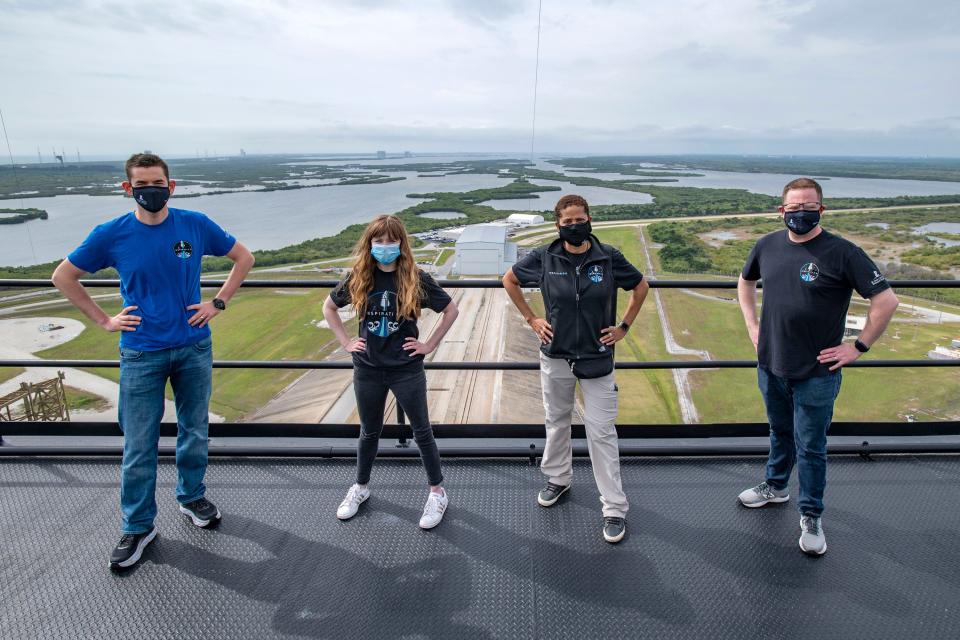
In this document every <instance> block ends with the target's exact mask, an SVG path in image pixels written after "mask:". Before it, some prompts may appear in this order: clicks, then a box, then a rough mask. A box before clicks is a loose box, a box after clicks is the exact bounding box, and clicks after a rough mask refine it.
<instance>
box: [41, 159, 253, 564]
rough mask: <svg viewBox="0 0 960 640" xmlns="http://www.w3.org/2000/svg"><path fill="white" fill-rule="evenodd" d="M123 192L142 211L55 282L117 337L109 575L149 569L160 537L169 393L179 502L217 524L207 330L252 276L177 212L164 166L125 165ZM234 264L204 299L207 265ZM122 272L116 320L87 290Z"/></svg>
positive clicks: (107, 233) (114, 227)
mask: <svg viewBox="0 0 960 640" xmlns="http://www.w3.org/2000/svg"><path fill="white" fill-rule="evenodd" d="M126 174H127V180H126V181H125V182H124V183H123V188H124V190H125V191H126V192H127V193H128V194H129V195H131V196H133V198H134V200H135V201H136V205H137V206H136V210H134V211H133V212H130V213H127V214H125V215H122V216H120V217H119V218H115V219H113V220H110V221H109V222H105V223H103V224H101V225H99V226H98V227H96V228H95V229H94V230H93V231H92V232H91V233H90V235H89V236H88V237H87V239H86V240H84V242H83V244H81V245H80V246H79V247H78V248H77V249H76V250H75V251H74V252H73V253H71V254H70V255H69V256H68V257H67V259H66V260H64V261H63V262H62V263H60V265H59V266H58V267H57V269H56V271H54V273H53V283H54V285H55V286H56V287H57V288H58V289H59V290H60V291H61V292H62V293H63V295H64V296H66V297H67V299H69V300H70V302H72V303H73V304H74V305H76V306H77V308H79V309H80V310H81V311H83V313H84V314H86V315H87V317H89V318H90V319H91V320H93V321H94V322H96V323H97V324H98V325H99V326H101V327H102V328H103V329H105V330H107V331H119V332H121V333H120V403H119V418H120V428H121V429H122V430H123V435H124V447H123V466H122V469H121V475H120V506H121V510H122V513H123V535H122V537H121V538H120V542H119V543H118V544H117V546H116V548H115V549H114V550H113V553H112V554H111V556H110V568H111V569H125V568H128V567H131V566H133V565H134V564H136V563H137V561H139V560H140V557H141V555H142V554H143V550H144V549H145V548H146V546H147V545H148V544H150V542H151V541H152V540H153V539H154V538H155V537H156V535H157V530H156V527H154V524H153V521H154V518H155V517H156V515H157V504H156V499H155V494H156V484H157V446H158V443H159V438H160V420H161V419H162V417H163V409H164V389H165V387H166V384H167V381H168V380H169V381H170V384H171V386H172V388H173V395H174V399H175V402H176V407H177V473H178V482H177V489H176V495H177V502H179V504H180V511H181V512H183V513H184V514H185V515H186V516H188V517H189V518H190V519H191V520H192V521H193V523H194V524H195V525H197V526H198V527H207V526H209V525H211V524H214V523H216V522H217V521H219V520H220V511H219V510H218V509H217V507H216V506H214V505H213V504H212V503H211V502H209V501H208V500H207V499H206V497H205V492H206V487H205V486H204V484H203V478H204V474H205V473H206V469H207V428H208V425H207V418H208V412H209V408H210V389H211V378H212V373H213V371H212V370H213V353H212V348H211V341H210V328H209V326H208V323H209V322H210V320H212V319H213V318H214V317H216V316H217V315H218V314H219V313H221V312H222V311H223V310H225V309H226V305H227V302H229V301H230V298H231V297H233V294H234V293H235V292H236V290H237V289H238V288H239V287H240V283H241V282H243V279H244V278H245V277H246V275H247V273H248V272H249V271H250V268H251V267H252V266H253V262H254V259H253V255H252V254H251V253H250V251H249V250H248V249H247V248H246V247H244V246H243V245H242V244H240V243H239V242H237V240H236V239H235V238H234V237H233V236H231V235H230V234H229V233H227V232H225V231H224V230H223V229H221V228H220V227H219V226H217V224H216V223H214V222H213V221H212V220H210V219H209V218H207V217H206V216H205V215H203V214H202V213H197V212H196V211H186V210H183V209H171V208H169V207H168V206H167V200H168V199H169V198H170V196H171V195H172V194H173V192H174V189H175V187H176V183H175V182H174V181H173V180H170V171H169V169H168V167H167V164H166V163H165V162H164V161H163V160H162V159H160V158H159V157H158V156H155V155H153V154H148V153H143V154H135V155H133V156H131V157H130V159H129V160H127V163H126ZM205 255H215V256H224V255H225V256H227V257H228V258H230V259H231V260H233V262H234V266H233V269H232V270H231V271H230V275H229V277H228V278H227V280H226V282H225V283H224V285H223V287H221V288H220V291H219V293H217V296H216V297H215V298H213V299H212V300H211V301H206V302H205V301H203V300H202V299H201V297H200V270H201V262H202V259H203V256H205ZM107 267H113V268H114V269H116V270H117V272H118V273H119V274H120V283H121V284H120V294H121V296H122V297H123V304H124V308H123V310H122V311H120V313H118V314H117V315H115V316H112V317H111V316H108V315H107V314H106V313H105V312H104V311H103V309H101V308H100V306H99V305H98V304H97V303H96V302H94V301H93V299H92V298H91V297H90V295H89V294H88V293H87V291H86V289H84V287H83V285H82V284H80V278H81V277H82V276H83V275H84V274H86V273H93V272H95V271H99V270H100V269H105V268H107Z"/></svg>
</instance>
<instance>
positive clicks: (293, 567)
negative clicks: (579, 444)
mask: <svg viewBox="0 0 960 640" xmlns="http://www.w3.org/2000/svg"><path fill="white" fill-rule="evenodd" d="M574 464H575V480H574V487H573V490H572V491H571V493H570V496H569V498H568V499H567V500H566V501H565V502H561V503H559V504H558V505H556V506H554V507H553V508H551V509H543V508H541V507H538V506H537V505H536V501H535V493H536V491H537V489H538V488H539V487H540V485H541V482H542V479H541V478H542V476H541V475H540V473H539V471H538V470H537V469H536V468H534V467H532V466H530V465H529V463H528V462H526V461H525V460H477V459H469V460H468V459H446V460H444V473H445V475H446V478H447V479H446V486H447V489H448V492H449V494H450V497H451V503H450V508H449V510H448V512H447V515H446V517H445V519H444V522H443V523H442V524H441V525H440V526H439V527H437V528H436V529H434V530H433V531H428V532H424V531H421V530H420V529H418V528H417V520H418V518H419V514H420V510H421V508H422V505H423V500H424V498H425V497H426V483H425V478H424V475H423V471H422V469H421V467H420V465H419V461H418V460H409V461H408V460H388V459H382V460H379V461H378V462H377V464H376V466H375V468H374V475H373V482H372V483H371V490H372V491H373V495H372V497H371V499H370V500H369V501H368V502H367V503H366V504H365V505H364V506H362V507H361V511H360V513H359V514H358V515H357V517H356V518H354V519H353V520H352V521H350V522H346V523H344V522H339V521H338V520H336V519H335V518H334V516H333V513H334V510H335V509H336V506H337V504H339V502H340V500H341V499H342V497H343V493H344V492H345V490H346V488H347V487H348V485H349V484H350V483H351V482H352V479H353V468H354V463H353V461H352V460H263V459H259V460H252V459H243V460H239V459H230V460H213V461H212V462H211V466H210V469H209V472H208V474H207V484H208V496H209V497H210V498H211V499H212V500H214V501H215V502H217V504H218V505H219V506H220V508H221V511H223V513H224V520H223V523H222V525H221V526H220V527H219V528H218V529H216V530H212V531H202V530H198V529H196V528H194V527H193V526H192V525H190V524H189V523H188V522H187V520H186V519H185V518H184V517H183V516H180V515H179V514H178V513H177V512H176V508H175V502H174V499H173V486H174V483H175V469H174V467H173V466H172V464H171V463H169V462H161V465H160V485H159V487H158V501H159V504H160V516H159V518H158V521H157V526H158V528H159V531H160V535H159V536H158V538H157V540H156V541H155V542H154V544H153V545H152V546H151V547H150V548H149V549H148V551H147V552H146V554H145V556H144V561H142V563H141V564H140V565H139V566H138V567H137V568H135V569H133V570H132V571H129V572H128V573H126V574H123V575H119V576H118V575H114V574H111V573H110V572H109V571H108V570H107V567H106V564H107V556H108V554H109V551H110V549H111V547H112V546H113V544H115V543H116V541H117V539H118V537H119V534H118V531H119V522H118V518H119V508H118V505H117V500H118V490H117V477H118V465H117V461H116V460H105V459H94V460H81V461H75V460H62V459H46V460H44V459H2V460H0V637H2V638H41V637H42V638H71V639H73V638H133V637H140V638H178V639H179V638H211V637H223V638H227V637H229V638H274V637H316V638H343V639H346V638H411V639H412V638H417V639H420V638H456V639H457V640H468V639H471V638H546V639H550V640H553V639H558V638H578V639H583V638H595V637H604V636H609V637H615V638H639V637H650V638H711V639H717V638H763V639H776V638H903V637H910V638H938V639H939V638H950V637H953V638H955V637H958V636H960V457H956V456H886V457H879V458H877V459H875V460H874V461H866V460H863V459H860V458H855V457H836V458H832V459H831V463H830V469H829V473H830V479H829V487H828V492H827V499H828V504H827V511H826V513H825V514H824V529H825V531H826V533H827V537H828V541H829V547H830V551H829V552H828V553H827V555H826V556H824V557H822V558H816V559H815V558H808V557H806V556H804V555H803V554H802V553H801V552H800V550H799V549H798V548H797V537H798V535H799V516H798V515H797V513H796V511H795V509H794V506H793V505H794V502H793V501H791V502H790V503H788V504H786V505H779V506H774V507H768V508H765V509H759V510H747V509H744V508H742V507H739V506H738V505H737V504H736V502H735V497H736V494H737V493H739V491H741V490H742V489H744V488H746V487H748V486H751V485H752V484H754V483H755V482H756V481H757V480H758V478H760V477H761V474H762V471H763V462H762V460H760V459H758V458H750V459H702V458H688V459H635V458H633V459H624V461H623V478H624V484H625V487H626V491H627V495H628V497H629V498H630V499H631V501H632V507H631V511H630V514H629V516H628V520H627V521H628V537H627V538H626V539H625V540H624V542H622V543H621V544H619V545H617V546H612V545H608V544H606V543H605V542H603V540H602V539H601V537H600V524H601V521H600V509H599V507H600V505H599V501H598V497H597V493H596V489H595V487H594V484H593V478H592V474H591V472H590V467H589V464H588V462H587V461H585V460H577V461H575V463H574Z"/></svg>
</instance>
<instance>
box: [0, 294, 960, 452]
mask: <svg viewBox="0 0 960 640" xmlns="http://www.w3.org/2000/svg"><path fill="white" fill-rule="evenodd" d="M82 283H83V284H84V285H85V286H87V287H97V288H119V286H120V282H119V280H106V279H104V280H100V279H90V280H83V281H82ZM337 283H338V281H337V280H248V281H246V282H244V283H243V285H242V286H243V287H244V288H251V289H255V288H296V289H301V288H309V289H314V288H332V287H334V286H336V285H337ZM439 284H440V285H441V286H442V287H445V288H460V289H476V288H501V287H502V286H503V285H502V283H501V282H500V281H499V280H440V281H439ZM649 284H650V286H651V288H661V289H735V288H736V286H737V283H736V282H731V281H729V280H651V281H649ZM890 284H891V286H892V287H894V288H895V289H920V288H925V289H947V288H950V289H953V288H960V281H958V280H897V281H891V282H890ZM222 285H223V281H222V280H202V281H201V283H200V286H201V287H204V288H217V287H220V286H222ZM51 286H52V283H51V282H50V281H49V280H42V279H0V288H2V287H17V288H46V287H51ZM759 286H761V287H762V283H759ZM119 366H120V362H119V361H118V360H95V359H90V360H75V359H73V360H66V359H58V360H33V359H6V360H0V367H86V368H117V367H119ZM615 366H616V368H617V369H618V370H650V369H752V368H756V367H757V362H756V361H755V360H708V361H703V360H692V361H684V360H670V361H646V362H622V361H621V362H617V363H616V365H615ZM957 366H960V360H917V359H897V360H859V361H857V362H854V363H852V364H850V365H847V367H845V368H877V367H882V368H901V367H902V368H917V367H957ZM213 367H214V368H216V369H334V370H343V369H352V368H353V365H352V363H350V362H327V361H313V360H282V361H276V360H216V361H214V363H213ZM424 367H425V368H426V369H427V370H480V371H498V370H499V371H518V370H522V371H528V370H539V368H540V365H539V363H537V362H476V361H474V362H434V361H431V362H425V363H424ZM403 423H404V419H403V415H402V412H401V411H400V410H399V407H398V416H397V424H396V425H387V426H385V427H384V432H383V437H385V438H394V437H395V438H397V439H398V440H399V442H400V447H399V448H397V449H395V450H393V451H387V452H384V453H385V454H386V455H416V454H417V452H416V451H415V450H411V449H409V448H407V447H405V446H404V445H405V444H406V443H407V440H408V438H409V437H410V430H409V428H408V427H407V426H406V425H404V424H403ZM768 428H769V427H768V425H767V424H765V423H720V424H670V425H637V424H620V425H618V426H617V431H618V433H619V434H620V436H621V437H622V438H626V439H640V440H650V439H667V440H672V439H685V440H687V439H692V440H708V439H711V438H755V437H765V436H766V435H767V434H768ZM0 429H2V433H3V435H7V436H80V437H87V436H93V437H95V436H120V435H122V434H121V432H120V429H119V425H118V424H117V423H110V422H72V423H49V422H18V423H9V422H6V423H2V426H0ZM433 429H434V435H435V437H437V438H438V439H445V438H456V439H478V438H482V439H490V438H496V439H539V438H542V437H543V435H544V432H543V425H542V424H506V423H499V424H436V425H433ZM357 430H358V425H355V424H291V423H218V424H217V423H215V424H211V425H210V437H211V438H330V439H347V438H350V439H352V438H356V436H357ZM830 434H831V435H832V436H855V437H857V438H866V437H872V438H876V437H893V438H897V437H901V438H902V437H906V438H910V439H911V441H904V442H897V443H893V444H889V443H888V444H884V445H878V444H876V443H870V442H869V441H863V442H861V443H858V444H856V445H841V446H831V449H830V450H831V452H832V453H837V452H853V453H860V454H864V453H870V452H885V451H893V452H906V451H960V443H957V444H953V443H950V442H947V443H944V442H923V441H922V439H923V438H929V437H931V436H958V435H960V421H941V422H930V423H916V422H914V423H901V422H846V423H844V422H836V423H833V424H832V425H831V431H830ZM175 435H176V425H175V424H164V425H163V426H162V427H161V436H175ZM573 437H574V438H583V437H584V433H583V427H582V426H579V425H574V427H573ZM2 444H3V440H2V438H0V445H2ZM765 446H766V445H760V444H753V445H750V444H747V445H742V444H741V445H726V446H723V447H718V446H716V445H706V446H683V447H678V446H659V447H656V448H650V447H636V446H627V445H621V451H622V453H624V454H625V455H630V454H632V453H643V454H651V453H653V454H665V455H677V454H683V455H702V454H710V455H714V454H720V453H722V454H731V453H733V454H743V453H760V452H762V451H765ZM210 451H211V455H283V456H341V455H353V453H354V451H355V450H354V448H353V447H352V446H349V447H347V446H344V447H338V446H332V445H325V446H321V447H295V448H294V447H270V448H265V447H257V446H254V447H251V446H243V447H236V446H219V447H212V448H211V450H210ZM442 452H443V454H444V455H521V456H530V457H531V458H533V457H535V456H538V455H540V453H541V452H542V448H541V447H540V446H539V445H538V444H536V443H530V444H529V446H528V447H524V448H520V449H518V448H516V447H507V448H496V447H444V448H443V449H442ZM118 453H119V448H118V447H116V446H113V447H63V446H49V445H43V446H35V447H23V446H19V445H18V446H9V445H7V446H0V455H107V454H111V455H115V454H118ZM172 453H173V450H172V448H170V447H161V455H172Z"/></svg>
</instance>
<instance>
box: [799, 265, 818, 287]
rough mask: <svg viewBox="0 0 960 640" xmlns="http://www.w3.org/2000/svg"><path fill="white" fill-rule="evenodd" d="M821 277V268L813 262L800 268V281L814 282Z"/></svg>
mask: <svg viewBox="0 0 960 640" xmlns="http://www.w3.org/2000/svg"><path fill="white" fill-rule="evenodd" d="M819 277H820V267H818V266H817V265H816V264H814V263H812V262H808V263H807V264H805V265H803V266H802V267H800V279H801V280H803V281H804V282H813V281H814V280H816V279H817V278H819Z"/></svg>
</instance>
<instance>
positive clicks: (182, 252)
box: [173, 240, 193, 260]
mask: <svg viewBox="0 0 960 640" xmlns="http://www.w3.org/2000/svg"><path fill="white" fill-rule="evenodd" d="M173 255H175V256H177V257H178V258H183V259H184V260H186V259H187V258H189V257H190V256H192V255H193V247H192V246H190V243H189V242H187V241H186V240H180V241H179V242H176V243H174V245H173Z"/></svg>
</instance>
